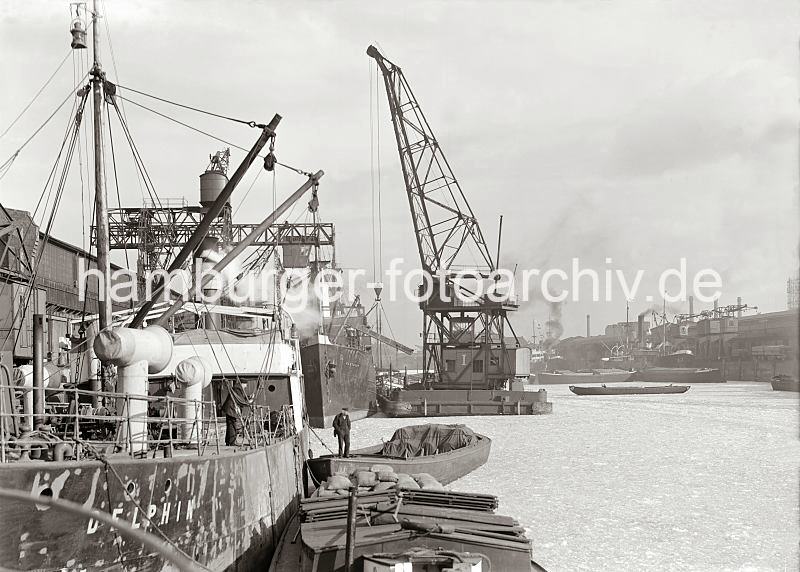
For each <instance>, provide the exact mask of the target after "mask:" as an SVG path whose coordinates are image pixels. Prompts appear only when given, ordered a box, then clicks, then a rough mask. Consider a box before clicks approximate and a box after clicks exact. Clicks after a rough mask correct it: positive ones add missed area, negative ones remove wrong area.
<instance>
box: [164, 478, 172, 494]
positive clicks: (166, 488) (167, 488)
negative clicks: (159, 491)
mask: <svg viewBox="0 0 800 572" xmlns="http://www.w3.org/2000/svg"><path fill="white" fill-rule="evenodd" d="M171 490H172V479H167V480H166V481H165V482H164V492H165V493H168V492H169V491H171Z"/></svg>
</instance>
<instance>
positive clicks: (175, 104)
mask: <svg viewBox="0 0 800 572" xmlns="http://www.w3.org/2000/svg"><path fill="white" fill-rule="evenodd" d="M117 87H121V88H122V89H127V90H128V91H132V92H133V93H138V94H139V95H143V96H145V97H149V98H151V99H155V100H157V101H161V102H163V103H168V104H169V105H174V106H176V107H182V108H184V109H190V110H191V111H196V112H197V113H204V114H206V115H210V116H212V117H218V118H220V119H226V120H227V121H233V122H234V123H241V124H243V125H247V126H249V127H256V126H257V125H258V124H257V123H256V122H255V121H246V120H244V119H237V118H235V117H229V116H227V115H221V114H219V113H213V112H211V111H206V110H205V109H200V108H197V107H192V106H191V105H184V104H183V103H178V102H176V101H171V100H169V99H164V98H163V97H158V96H157V95H153V94H150V93H145V92H143V91H139V90H137V89H133V88H132V87H128V86H125V85H119V84H117ZM126 101H129V100H126ZM131 103H133V102H131Z"/></svg>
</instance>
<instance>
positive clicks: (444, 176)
mask: <svg viewBox="0 0 800 572" xmlns="http://www.w3.org/2000/svg"><path fill="white" fill-rule="evenodd" d="M367 55H369V56H370V57H371V58H373V59H374V60H375V61H376V62H377V65H378V67H379V68H380V70H381V73H382V75H383V81H384V86H385V88H386V95H387V97H388V100H389V111H390V113H391V118H392V125H393V127H394V134H395V138H396V142H397V150H398V152H399V154H400V165H401V167H402V171H403V178H404V182H405V188H406V193H407V195H408V204H409V207H410V209H411V220H412V222H413V225H414V234H415V236H416V239H417V247H418V251H419V256H420V262H421V264H422V270H423V273H424V275H425V276H426V278H425V283H424V284H423V285H422V286H420V298H421V299H422V300H421V302H420V308H421V309H422V315H423V318H422V332H423V346H422V352H423V371H424V372H426V373H425V380H424V381H425V383H426V385H428V386H431V385H435V387H437V388H440V389H447V388H453V389H457V388H465V387H469V388H474V389H495V388H501V387H502V386H504V385H505V384H506V382H508V381H509V380H512V379H514V378H520V379H527V377H528V375H529V373H530V349H529V348H522V347H520V344H519V340H518V338H517V336H516V334H515V333H514V330H513V328H512V327H511V323H510V322H509V320H508V313H509V312H512V311H514V310H517V309H518V307H519V305H518V303H517V302H516V300H515V299H514V297H513V295H511V294H510V293H509V294H505V295H502V296H501V295H495V296H492V297H490V296H488V295H481V296H478V295H477V292H476V291H475V290H474V289H473V288H472V286H474V285H476V284H477V282H478V281H481V280H483V281H486V280H489V282H492V281H494V283H495V284H497V282H498V275H497V270H498V258H499V245H498V252H497V256H496V257H494V258H492V256H491V254H490V252H489V249H488V247H487V244H486V240H485V239H484V236H483V233H482V232H481V228H480V225H479V224H478V219H477V218H476V217H475V214H474V213H473V211H472V208H471V207H470V205H469V203H468V202H467V198H466V196H465V195H464V193H463V191H462V190H461V185H460V184H459V183H458V180H457V179H456V177H455V175H454V174H453V171H452V169H451V168H450V165H449V163H448V162H447V159H446V158H445V156H444V153H443V152H442V149H441V147H440V145H439V143H438V142H437V140H436V137H435V136H434V134H433V130H432V129H431V127H430V124H429V123H428V120H427V119H426V118H425V115H424V114H423V112H422V108H421V107H420V105H419V103H418V102H417V99H416V97H415V96H414V93H413V92H412V91H411V87H410V86H409V84H408V81H407V80H406V78H405V76H404V75H403V72H402V70H401V69H400V67H398V66H397V65H396V64H394V63H392V62H391V61H389V60H388V59H386V58H385V57H384V56H383V55H382V54H381V53H380V52H379V51H378V50H377V49H376V48H375V47H374V46H370V47H369V48H368V49H367ZM470 254H471V255H472V256H470ZM465 262H466V264H465ZM470 281H472V285H470ZM499 292H500V289H499V288H498V289H497V293H498V294H499ZM425 294H430V295H425ZM423 295H425V296H423ZM507 332H508V333H509V334H510V335H508V334H507Z"/></svg>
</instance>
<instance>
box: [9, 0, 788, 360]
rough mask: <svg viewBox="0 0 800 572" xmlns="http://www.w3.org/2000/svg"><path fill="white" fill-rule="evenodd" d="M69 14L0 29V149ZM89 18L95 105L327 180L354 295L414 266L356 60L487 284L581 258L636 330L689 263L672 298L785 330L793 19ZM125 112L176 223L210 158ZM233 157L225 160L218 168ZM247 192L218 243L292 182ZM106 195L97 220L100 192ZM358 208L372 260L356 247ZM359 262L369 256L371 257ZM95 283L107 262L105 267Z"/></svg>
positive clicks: (27, 129) (55, 132) (529, 8)
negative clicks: (421, 131) (712, 292)
mask: <svg viewBox="0 0 800 572" xmlns="http://www.w3.org/2000/svg"><path fill="white" fill-rule="evenodd" d="M68 6H69V4H68V2H58V1H53V0H50V1H35V0H34V1H30V2H24V3H21V2H16V3H4V4H3V5H2V7H0V27H1V29H2V33H1V34H0V50H2V53H3V54H4V56H5V57H3V58H2V59H0V74H2V77H3V78H4V81H3V88H2V90H0V130H4V129H5V128H6V127H7V125H8V124H10V123H11V121H12V120H13V119H14V118H15V117H16V116H17V114H18V113H19V112H20V111H21V110H22V109H23V108H24V107H25V106H26V105H27V104H28V102H30V101H31V99H32V98H33V96H34V94H36V92H37V90H38V89H39V88H40V87H41V86H42V85H43V84H44V82H45V81H46V80H47V78H48V77H49V75H50V74H51V73H52V72H53V70H55V69H56V67H57V66H58V64H59V62H60V61H61V60H62V58H64V57H65V56H67V53H68V50H69V40H70V36H69V23H70V15H69V8H68ZM100 6H101V8H102V11H103V13H104V16H105V17H104V29H103V35H104V38H103V39H104V43H103V44H104V45H103V48H102V49H103V53H102V55H101V59H102V62H103V65H104V67H105V69H106V71H107V73H108V76H109V78H110V79H111V80H112V81H115V82H116V83H118V84H120V85H123V86H128V87H131V88H134V89H137V90H140V91H144V92H147V93H151V94H155V95H158V96H160V97H163V98H166V99H170V100H173V101H178V102H181V103H184V104H187V105H191V106H195V107H198V108H202V109H207V110H211V111H214V112H217V113H220V114H223V115H228V116H234V117H238V118H243V119H246V120H248V121H249V120H255V121H257V122H264V123H266V122H268V121H269V119H270V118H271V117H272V116H273V114H275V113H279V114H281V115H282V117H283V120H282V122H281V124H280V127H279V128H278V136H277V139H276V148H275V153H276V155H277V157H278V160H279V161H281V162H285V163H287V164H290V165H293V166H296V167H298V168H301V169H303V170H307V171H316V170H318V169H322V170H324V171H325V173H326V174H325V177H324V178H323V179H322V181H321V186H320V195H319V198H320V216H321V217H322V218H324V219H327V220H331V221H333V222H334V223H335V224H336V229H337V242H338V247H337V258H338V261H339V263H340V264H341V265H342V266H343V267H345V268H364V269H366V270H367V274H368V275H369V276H370V277H371V274H372V269H373V260H374V258H380V259H381V260H382V261H383V267H387V266H388V261H389V260H390V259H391V258H394V257H402V258H404V260H405V264H404V265H401V268H405V269H411V268H413V267H415V266H418V264H419V259H418V255H417V252H416V241H415V237H414V234H413V230H412V225H411V218H410V215H409V208H408V202H407V198H406V193H405V190H404V186H403V180H402V176H401V172H400V167H399V162H398V155H397V149H396V147H395V145H394V137H393V133H392V127H391V122H390V117H389V114H388V108H387V104H386V98H385V94H384V92H383V87H382V85H381V84H377V83H376V82H375V75H374V74H375V69H374V62H372V60H370V59H369V58H368V57H367V56H366V54H365V50H366V48H367V46H368V45H369V44H371V43H374V44H376V45H378V46H379V47H380V48H381V49H382V50H383V53H384V54H385V55H386V56H387V57H388V58H389V59H391V60H392V61H394V62H395V63H396V64H398V65H400V66H401V67H402V69H403V71H404V73H405V75H406V78H407V80H408V81H409V83H410V84H411V87H412V89H413V90H414V92H415V94H416V96H417V98H418V100H419V102H420V104H421V106H422V109H423V111H424V113H425V114H426V116H427V118H428V121H429V122H430V124H431V126H432V128H433V131H434V133H435V134H436V137H437V140H438V141H439V143H440V145H441V148H442V150H443V152H444V153H445V155H446V157H447V159H448V161H449V163H450V165H451V167H452V168H453V171H454V172H455V174H456V176H457V178H458V179H459V181H460V183H461V187H462V189H463V190H464V192H465V194H466V196H467V198H468V200H469V202H470V205H471V206H472V209H473V211H474V212H475V214H476V216H477V218H478V220H479V222H480V224H481V227H482V229H483V233H484V235H485V236H486V239H487V242H488V244H489V250H490V252H494V250H495V248H496V245H497V230H498V219H499V216H500V215H503V217H504V222H503V234H502V249H501V256H500V258H501V263H502V265H503V266H506V267H508V268H510V269H512V268H515V267H516V268H517V271H518V273H521V272H522V270H524V269H531V268H538V269H542V270H544V269H548V268H563V269H565V270H567V271H568V272H569V270H570V269H571V267H572V259H573V258H574V257H578V258H579V260H580V267H581V268H595V269H596V270H597V271H598V272H603V271H605V270H606V269H612V270H614V271H616V270H622V271H624V272H625V273H626V274H627V275H629V276H631V277H632V276H633V275H634V274H635V273H636V271H637V270H639V269H642V270H644V271H645V273H646V274H645V276H644V278H643V279H642V285H641V287H640V292H639V294H638V295H637V296H636V297H635V298H634V299H633V300H631V301H630V308H631V314H632V316H635V314H636V313H638V312H640V311H643V310H645V309H647V308H648V307H651V306H654V305H658V304H660V302H658V298H657V296H658V294H659V287H658V283H657V276H658V274H659V273H660V272H662V271H663V270H664V269H666V268H670V267H677V266H678V265H679V262H680V259H681V258H686V261H687V269H688V275H689V277H690V279H691V276H692V274H693V273H694V272H697V271H698V270H700V269H704V268H712V269H715V270H716V271H717V272H718V273H719V274H720V276H721V278H722V283H723V286H722V289H721V290H722V297H721V299H720V304H721V305H726V304H732V303H735V302H736V298H737V296H741V297H742V298H743V301H744V302H745V303H747V304H750V305H753V306H757V307H758V308H759V311H762V312H765V311H776V310H783V309H785V308H786V281H787V279H788V278H789V277H790V276H792V275H796V274H797V272H798V231H799V230H800V229H799V228H798V221H800V217H798V214H800V213H798V210H800V207H799V205H798V109H797V102H798V36H797V30H798V29H800V27H799V26H798V24H800V14H799V13H798V12H799V11H800V8H798V4H797V3H796V2H790V1H787V2H782V1H769V2H758V1H752V0H731V1H725V2H702V1H700V2H697V1H682V2H679V1H672V2H645V1H636V2H611V1H603V2H588V1H575V2H547V1H541V2H456V1H454V2H402V3H377V2H355V1H351V2H291V3H289V2H283V3H278V2H254V1H244V0H242V1H231V2H224V3H221V2H206V1H204V0H195V1H192V2H188V1H185V2H184V1H170V2H137V1H132V0H125V1H121V0H103V2H102V3H101V4H100ZM109 36H110V39H111V48H112V49H113V52H112V50H109V46H108V44H107V39H108V37H109ZM112 53H113V58H112V57H111V56H112ZM82 57H85V52H83V53H82V54H79V55H78V56H69V57H68V59H67V62H66V64H65V65H64V66H63V68H62V69H61V70H60V71H59V72H58V74H56V76H55V77H54V79H53V80H52V82H51V83H50V84H49V85H48V87H47V88H46V89H45V90H44V91H43V92H42V94H41V95H40V96H39V97H38V98H37V99H36V100H35V101H34V103H33V105H31V107H30V109H28V111H27V112H26V113H25V114H24V115H23V116H22V118H21V119H20V120H19V121H18V122H17V123H16V124H15V125H14V126H13V128H12V129H10V130H9V131H8V133H7V134H5V135H3V136H2V137H0V161H5V159H6V158H7V157H9V156H10V155H12V154H13V153H14V151H15V150H16V149H17V148H18V147H19V146H20V145H21V144H22V142H23V141H24V140H25V139H27V137H28V136H29V135H30V134H31V133H32V132H33V131H34V130H35V129H36V128H37V127H38V126H39V125H40V124H41V123H42V122H43V121H44V120H45V119H46V118H47V117H48V115H49V114H50V113H51V112H52V111H53V109H54V108H55V107H56V106H57V105H58V103H60V102H61V101H62V100H63V99H64V97H66V96H67V94H68V93H69V91H70V89H71V88H72V86H73V85H74V84H75V83H76V81H75V80H76V77H80V76H81V75H82V73H83V72H84V71H85V68H83V69H82V68H81V58H82ZM121 93H123V94H125V93H126V92H125V91H124V90H123V91H122V92H121ZM127 94H128V97H130V99H133V100H136V101H139V102H141V103H144V104H145V105H148V106H151V107H153V108H155V109H157V110H159V111H160V112H162V113H167V114H169V115H171V116H173V117H175V118H177V119H179V120H181V121H184V122H187V123H190V124H191V125H193V126H196V127H198V128H200V129H203V130H204V131H207V132H209V133H212V134H214V135H216V136H218V137H220V138H222V139H225V140H227V141H231V142H233V143H235V144H237V145H240V146H242V147H249V146H250V145H252V143H253V142H254V141H255V138H256V136H257V132H256V131H255V130H252V129H250V128H248V127H247V126H242V125H239V124H234V123H231V122H227V121H223V120H219V119H215V118H210V117H208V116H203V115H198V114H196V113H193V112H191V111H187V110H181V109H176V108H173V107H170V106H166V105H164V104H161V103H159V102H156V101H153V100H147V99H146V98H143V97H141V96H137V95H136V94H133V93H131V92H127ZM124 109H125V112H126V115H127V118H128V122H129V124H130V126H131V132H132V134H133V137H134V139H135V141H136V144H137V147H138V148H139V150H140V151H141V154H142V157H143V159H144V161H145V164H146V166H147V169H148V171H149V173H150V175H151V177H152V180H153V181H154V184H155V187H156V190H157V191H158V194H159V196H160V197H161V198H162V199H164V198H177V197H181V196H183V197H186V198H187V199H188V200H189V201H190V202H195V201H196V198H197V194H198V179H197V177H198V175H199V174H200V173H202V171H203V170H204V168H205V166H206V164H207V157H208V155H209V154H210V153H213V152H214V151H216V150H217V149H219V148H221V147H223V145H222V144H221V143H218V142H216V141H214V140H211V139H208V138H206V137H204V136H202V135H199V134H197V133H194V132H192V131H190V130H188V129H185V128H184V127H181V126H178V125H176V124H174V123H171V122H169V121H167V120H165V119H163V118H160V117H158V116H155V115H153V114H151V113H149V112H147V111H144V110H141V109H139V108H136V107H135V106H132V105H130V104H125V105H124ZM67 121H68V109H66V108H64V109H62V111H61V113H60V114H57V115H56V117H55V118H54V119H53V121H52V122H51V123H50V124H48V126H47V127H45V129H43V130H42V131H41V132H40V133H39V134H38V135H37V136H36V138H34V140H33V141H32V142H31V143H30V144H28V145H27V146H26V147H25V148H24V149H23V151H22V152H21V153H20V155H19V156H18V158H17V159H16V161H15V163H14V165H13V167H12V168H11V170H10V171H9V172H8V173H7V174H6V175H5V176H4V177H3V179H2V180H0V201H2V203H3V204H4V205H5V206H7V207H12V208H18V209H26V210H32V209H33V208H34V207H35V204H36V198H37V197H38V196H39V194H40V193H41V191H42V188H43V186H44V183H45V180H46V178H47V175H48V172H49V169H50V168H51V166H52V164H53V161H54V159H55V156H56V153H57V150H58V147H59V145H60V143H61V140H62V137H63V132H64V129H65V127H66V125H67ZM112 128H113V129H116V134H117V135H116V137H117V144H116V145H115V149H117V152H118V156H117V162H118V169H119V180H120V197H121V200H122V203H123V205H126V206H138V205H140V204H141V202H142V199H143V191H142V187H141V185H140V184H139V183H138V182H137V178H136V175H135V172H134V170H133V169H132V167H131V165H132V162H131V160H130V154H129V151H127V150H126V148H125V146H124V145H122V144H120V143H119V140H121V138H122V137H121V131H120V128H119V126H118V124H115V123H113V122H112ZM378 141H380V144H378ZM371 151H372V152H371ZM242 157H243V153H242V152H241V151H239V150H237V149H232V156H231V164H232V165H235V164H238V162H239V161H240V160H241V158H242ZM85 160H86V158H85V157H83V161H84V162H85ZM378 171H379V173H378ZM77 173H78V170H77V168H75V169H74V170H73V172H72V175H73V176H72V177H71V178H70V182H69V183H68V185H67V188H66V190H65V193H66V194H65V197H66V198H65V200H64V201H63V203H62V205H61V208H60V209H59V213H58V218H57V219H56V223H55V231H54V234H55V235H56V236H57V237H58V238H61V239H63V240H68V241H71V242H74V243H76V244H82V242H83V241H84V240H85V236H84V234H85V233H84V232H83V231H82V227H83V225H82V224H80V223H79V221H80V220H82V218H81V217H83V220H85V219H86V216H88V215H87V214H86V204H87V203H88V201H89V200H90V199H89V198H88V197H89V196H90V195H88V194H87V193H88V187H87V185H86V182H85V181H84V184H83V188H84V190H83V191H82V190H81V189H82V185H81V181H80V177H78V176H77ZM257 174H258V173H257V170H256V168H255V167H254V169H253V170H252V171H251V172H250V173H248V175H247V176H246V177H245V179H244V181H243V183H242V185H241V186H240V188H239V189H237V194H236V195H234V200H233V204H234V207H235V208H238V212H237V214H236V217H235V218H236V220H237V221H238V222H259V221H260V220H261V219H262V218H264V217H265V216H266V215H267V214H268V213H269V211H270V210H271V206H272V204H273V183H274V189H275V194H276V197H277V200H278V201H280V200H282V198H283V197H285V196H288V195H289V194H290V193H291V192H292V191H294V189H295V188H296V187H298V186H299V185H300V184H301V183H302V182H303V180H304V179H303V177H301V176H299V175H297V174H295V173H293V172H291V171H288V170H285V169H280V170H278V171H277V172H276V175H275V178H274V181H273V178H272V175H270V174H267V173H263V174H260V175H258V178H256V175H257ZM248 189H249V192H248ZM378 189H379V190H380V193H379V194H378ZM110 192H111V194H110V198H109V200H110V203H111V206H116V202H117V201H116V191H110ZM378 196H379V197H380V201H379V202H380V207H381V208H380V217H379V221H380V229H381V232H380V236H381V240H380V241H379V243H378V241H377V240H372V238H371V236H372V234H373V232H372V220H373V214H372V213H373V212H374V210H375V209H374V208H373V204H374V203H377V202H378ZM82 197H83V199H82ZM242 197H245V198H244V200H243V201H242ZM82 200H83V203H84V206H83V209H82V206H81V202H82ZM240 203H241V204H240ZM304 204H305V201H303V202H302V203H301V204H300V206H298V207H297V210H296V211H293V212H292V215H291V216H292V217H293V219H296V218H297V217H298V216H301V215H302V213H301V209H302V206H303V205H304ZM82 210H83V211H84V212H83V214H82ZM376 224H377V223H376ZM376 234H377V233H376ZM373 248H376V249H377V250H378V251H379V252H381V253H382V255H381V256H380V257H378V256H375V257H374V256H373ZM131 254H132V253H131ZM608 259H611V261H612V262H607V260H608ZM114 260H115V261H116V262H120V263H124V262H125V259H124V257H123V256H122V255H121V253H115V257H114ZM629 282H630V280H629ZM554 284H555V285H556V286H560V285H562V283H561V282H558V281H555V282H554ZM532 290H535V288H532ZM589 291H590V290H589ZM582 292H583V290H582ZM362 294H363V299H364V300H365V301H371V299H372V295H371V294H369V293H368V292H366V291H364V292H362ZM612 294H613V295H612V300H611V301H605V300H602V301H598V302H595V301H592V300H591V297H590V296H581V297H580V299H579V300H577V301H574V300H572V298H571V297H570V298H569V299H568V300H567V301H565V302H564V303H563V305H562V306H561V308H560V310H561V314H562V321H563V325H564V336H572V335H583V334H584V333H585V328H586V315H587V314H589V315H591V323H592V327H591V333H592V334H599V333H601V332H602V329H603V327H604V326H605V324H608V323H613V322H618V321H623V320H624V319H625V312H626V299H625V296H624V295H623V294H622V293H621V292H620V290H619V289H618V288H616V289H613V290H612ZM647 296H650V297H651V298H654V299H655V300H656V302H655V303H654V302H651V301H649V300H647ZM710 306H711V304H710V303H707V304H700V303H696V304H695V309H696V310H700V309H704V308H708V307H710ZM384 307H385V310H386V314H387V316H388V319H389V324H390V326H391V329H392V331H393V333H394V335H395V337H396V338H397V339H398V340H399V341H401V342H403V343H405V344H407V345H414V344H418V343H419V342H420V338H419V330H420V327H421V321H422V320H421V313H420V311H419V310H418V309H417V308H416V307H415V305H414V304H413V303H412V302H409V301H403V300H401V301H397V302H388V301H386V302H385V303H384ZM687 309H688V306H687V304H685V303H675V304H671V305H670V310H672V311H676V312H678V311H686V310H687ZM549 312H550V309H549V306H548V304H546V303H545V302H544V301H543V300H542V296H541V293H538V294H536V295H534V296H533V297H532V299H531V300H530V301H528V302H526V303H523V304H522V305H521V307H520V310H519V311H518V312H516V313H515V314H514V316H513V317H512V324H513V325H514V327H515V330H516V331H517V333H518V334H520V335H524V336H528V337H529V336H530V335H531V333H532V329H533V324H534V321H536V322H540V323H541V322H544V321H546V320H547V318H548V314H549Z"/></svg>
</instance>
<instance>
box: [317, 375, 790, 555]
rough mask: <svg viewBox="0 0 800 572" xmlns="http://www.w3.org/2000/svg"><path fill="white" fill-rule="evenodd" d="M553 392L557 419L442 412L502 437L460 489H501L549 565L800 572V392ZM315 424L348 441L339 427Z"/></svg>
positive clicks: (713, 387)
mask: <svg viewBox="0 0 800 572" xmlns="http://www.w3.org/2000/svg"><path fill="white" fill-rule="evenodd" d="M547 389H548V393H549V398H550V399H551V400H552V402H553V413H552V415H540V416H522V417H516V416H514V417H471V418H470V417H448V418H440V419H435V418H430V421H435V422H441V423H466V424H467V425H469V426H470V427H471V428H472V429H474V430H475V431H477V432H479V433H483V434H485V435H488V436H489V437H491V438H492V440H493V446H492V452H491V455H490V457H489V462H488V463H487V464H486V465H484V466H483V467H481V468H480V469H478V470H476V471H475V472H473V473H471V474H469V475H467V476H466V477H464V478H462V479H460V480H458V481H456V482H455V483H453V484H452V485H450V486H449V487H448V488H450V489H453V490H461V491H468V492H489V493H493V494H495V495H497V496H498V497H499V498H500V512H501V513H503V514H508V515H511V516H513V517H515V518H517V519H518V520H519V521H520V522H521V523H522V525H523V526H525V527H526V529H527V531H528V535H529V537H530V538H531V539H532V540H533V547H534V555H535V558H536V560H537V562H539V563H540V564H542V565H543V566H544V567H545V568H547V569H548V570H550V571H559V570H563V571H573V570H611V571H617V570H681V571H683V570H703V571H706V570H709V571H710V570H720V571H721V570H778V571H783V570H798V540H800V527H799V526H798V519H799V518H800V511H799V510H798V507H799V506H800V493H799V492H798V467H800V441H798V409H799V408H798V404H799V403H800V402H799V401H798V394H796V393H786V392H776V391H772V389H771V387H770V385H769V384H768V383H727V384H700V385H694V386H693V387H692V388H691V390H689V391H688V392H687V393H685V394H679V395H642V396H614V397H578V396H576V395H573V394H571V393H570V392H569V388H568V387H567V386H565V385H560V386H549V387H547ZM415 422H420V423H424V422H425V420H424V419H420V420H414V419H405V420H404V419H386V418H369V419H365V420H363V421H359V422H357V423H354V424H353V430H352V431H353V432H352V447H353V448H358V447H363V446H366V445H370V444H373V443H375V442H377V441H380V440H381V439H389V438H390V437H391V434H392V431H393V430H394V429H395V428H397V427H401V426H403V425H408V424H412V423H415ZM316 431H317V434H318V435H319V436H320V437H321V438H322V440H323V441H324V442H325V443H326V444H327V445H328V446H329V447H331V448H333V449H335V448H336V440H335V438H334V437H333V432H332V430H330V429H325V430H316ZM311 440H312V447H313V448H314V452H315V454H322V453H326V452H327V451H326V450H325V447H324V446H323V445H322V444H321V443H320V442H319V441H318V440H317V439H316V438H315V437H314V436H313V435H312V436H311Z"/></svg>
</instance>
